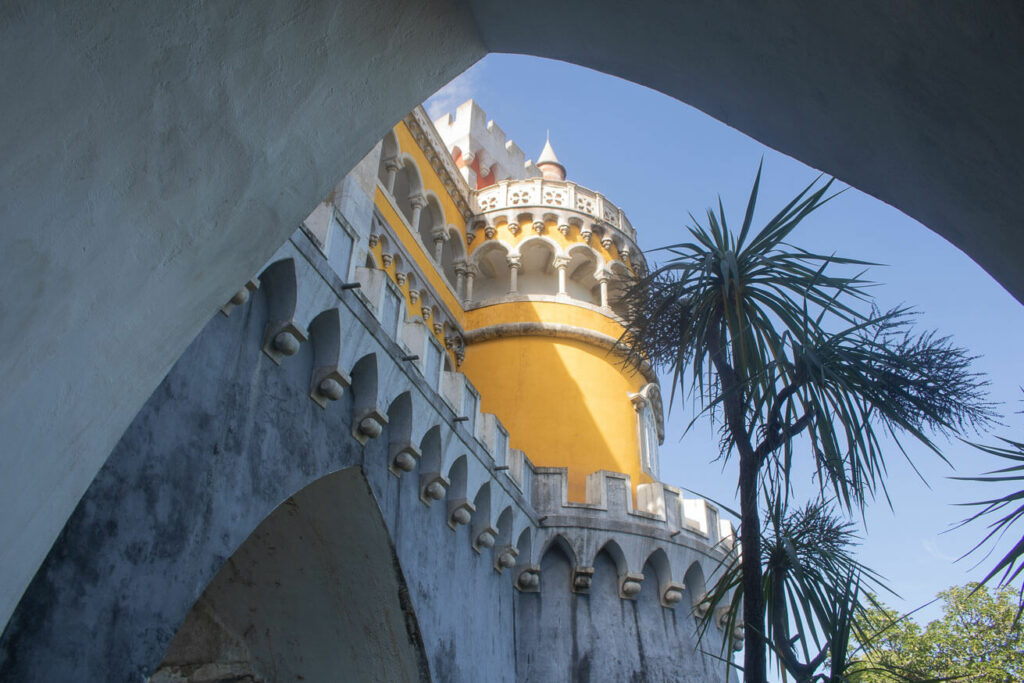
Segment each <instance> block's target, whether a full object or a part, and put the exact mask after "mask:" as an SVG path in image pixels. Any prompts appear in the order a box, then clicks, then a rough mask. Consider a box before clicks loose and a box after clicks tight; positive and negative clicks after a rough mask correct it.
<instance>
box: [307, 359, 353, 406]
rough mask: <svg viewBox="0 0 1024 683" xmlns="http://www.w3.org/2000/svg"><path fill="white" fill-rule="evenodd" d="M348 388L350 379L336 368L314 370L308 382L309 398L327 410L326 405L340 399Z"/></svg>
mask: <svg viewBox="0 0 1024 683" xmlns="http://www.w3.org/2000/svg"><path fill="white" fill-rule="evenodd" d="M349 386H352V378H351V377H349V376H348V373H347V372H345V371H344V370H342V369H341V368H339V367H338V366H336V365H325V366H323V367H319V368H314V369H313V375H312V376H311V378H310V382H309V397H310V398H311V399H313V402H314V403H316V404H317V405H318V406H320V407H321V408H327V404H328V403H329V402H331V401H337V400H338V399H340V398H341V397H342V396H343V395H344V393H345V388H346V387H349Z"/></svg>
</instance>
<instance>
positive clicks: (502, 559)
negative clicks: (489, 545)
mask: <svg viewBox="0 0 1024 683" xmlns="http://www.w3.org/2000/svg"><path fill="white" fill-rule="evenodd" d="M498 566H500V567H502V568H503V569H511V568H512V567H514V566H516V556H515V555H513V554H512V553H510V552H509V551H507V550H506V551H505V552H503V553H502V554H501V555H498Z"/></svg>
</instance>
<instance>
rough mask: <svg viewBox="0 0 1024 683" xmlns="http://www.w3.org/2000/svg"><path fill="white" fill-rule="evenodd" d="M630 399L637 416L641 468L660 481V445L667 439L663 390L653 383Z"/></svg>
mask: <svg viewBox="0 0 1024 683" xmlns="http://www.w3.org/2000/svg"><path fill="white" fill-rule="evenodd" d="M629 398H630V400H631V401H632V402H633V407H634V408H635V409H636V415H637V437H638V439H637V440H638V442H639V445H640V466H641V467H642V468H643V471H644V472H646V473H647V474H649V475H650V476H651V477H652V478H653V479H655V480H658V479H659V478H660V476H661V474H660V470H661V466H660V461H659V458H658V445H659V444H660V443H661V442H662V440H663V439H664V438H665V432H664V426H663V425H664V422H663V418H662V413H661V410H662V407H661V390H660V389H659V388H658V385H657V384H654V383H651V384H648V385H647V386H645V387H644V388H643V389H641V390H640V392H639V393H636V394H632V395H631V396H630V397H629Z"/></svg>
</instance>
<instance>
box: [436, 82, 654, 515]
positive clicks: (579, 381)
mask: <svg viewBox="0 0 1024 683" xmlns="http://www.w3.org/2000/svg"><path fill="white" fill-rule="evenodd" d="M485 118H486V116H485V114H484V112H483V111H482V110H481V109H480V108H479V107H478V106H477V105H476V104H475V103H473V102H472V101H470V102H467V103H466V104H464V105H462V106H461V107H459V109H458V111H457V112H456V116H455V117H454V118H453V117H451V116H446V117H444V118H442V119H439V120H438V121H437V122H436V123H435V125H436V128H437V129H438V132H439V133H440V135H441V137H442V139H443V140H444V142H445V144H446V146H447V147H448V149H449V151H450V152H451V153H452V155H453V158H454V159H455V160H456V163H458V161H459V160H460V159H466V158H471V159H474V160H475V161H476V162H477V165H476V167H475V168H477V169H478V170H479V168H480V166H479V161H480V159H481V158H483V159H485V160H493V161H494V164H493V168H495V169H498V170H499V172H500V173H501V174H504V175H507V176H509V177H507V178H506V179H504V180H500V181H494V182H489V184H487V185H485V186H482V185H478V189H476V191H475V192H473V193H472V198H471V203H472V211H473V216H472V218H471V219H470V220H469V222H468V224H467V231H466V236H467V240H468V248H467V263H466V266H467V267H466V276H465V281H464V288H463V292H462V306H463V308H464V309H465V316H466V317H465V330H466V332H465V341H466V355H465V360H464V362H463V363H462V366H461V368H460V370H461V371H462V372H463V373H465V375H466V376H467V377H468V378H469V379H470V381H471V382H472V383H473V384H474V385H475V386H476V388H477V389H479V391H480V395H481V398H482V408H483V410H485V411H486V412H489V413H494V414H495V415H497V416H498V418H499V419H500V420H501V422H502V423H503V424H504V425H505V426H506V427H507V428H508V430H509V435H510V439H511V446H512V447H513V448H516V449H521V450H523V451H524V452H526V453H527V454H528V456H529V458H530V460H531V461H532V462H533V463H534V464H536V465H539V466H542V467H565V468H568V478H569V494H568V495H569V499H570V500H572V501H583V500H585V499H586V493H587V491H586V478H587V475H589V474H591V473H593V472H595V471H599V470H611V471H616V472H623V473H625V474H628V475H629V476H630V479H631V481H632V484H633V486H634V488H635V486H636V485H637V484H643V483H649V482H652V481H655V480H657V478H658V457H657V448H658V444H659V443H660V442H661V440H662V439H663V436H664V430H663V426H662V407H661V400H660V392H659V388H658V383H657V378H656V377H655V376H654V374H653V373H652V372H651V371H650V369H649V368H637V367H628V366H625V365H624V364H623V359H622V357H621V355H619V354H617V353H616V352H615V346H616V341H617V340H618V339H619V337H620V336H621V334H622V332H623V327H622V324H621V319H620V313H621V311H620V310H618V304H617V299H618V296H619V293H620V291H621V288H622V286H623V284H624V282H625V279H626V278H628V277H629V276H630V275H631V274H632V272H633V269H634V267H641V266H642V265H643V257H642V255H641V254H640V251H639V249H637V246H636V232H635V231H634V229H633V227H632V226H631V225H630V223H629V220H628V219H627V218H626V216H625V214H624V213H623V212H622V211H621V210H620V209H619V208H618V207H617V206H616V205H615V204H613V203H612V202H611V201H609V200H608V199H607V198H606V197H604V196H603V195H601V194H600V193H598V192H595V191H593V190H590V189H587V188H585V187H582V186H580V185H577V184H576V183H573V182H571V181H567V180H566V170H565V166H563V165H562V163H561V162H560V161H559V160H558V157H557V156H556V155H555V152H554V149H553V148H552V146H551V142H550V140H548V141H547V142H546V144H545V146H544V149H543V151H542V152H541V155H540V157H539V158H538V161H537V163H536V165H535V166H534V165H533V164H531V163H530V162H520V163H522V166H521V168H520V169H513V168H512V167H511V165H512V164H513V163H515V162H517V161H518V160H519V155H518V154H512V153H514V152H516V151H517V150H518V147H513V146H512V143H510V142H506V141H505V137H504V135H505V134H504V132H502V131H501V129H500V128H498V127H497V126H495V125H494V124H493V122H490V123H488V124H486V125H484V123H483V121H484V120H485ZM502 149H504V150H511V152H510V155H506V157H502V158H499V157H498V154H497V153H496V152H495V151H494V150H502ZM513 156H514V157H515V158H513ZM466 168H467V167H466V166H463V167H462V169H463V175H464V177H466V171H465V169H466ZM494 175H497V173H493V172H492V173H489V175H488V178H491V177H492V176H494ZM538 175H539V176H540V177H537V176H538ZM475 178H476V179H477V180H479V178H480V176H479V175H476V176H475ZM470 179H471V178H467V180H470Z"/></svg>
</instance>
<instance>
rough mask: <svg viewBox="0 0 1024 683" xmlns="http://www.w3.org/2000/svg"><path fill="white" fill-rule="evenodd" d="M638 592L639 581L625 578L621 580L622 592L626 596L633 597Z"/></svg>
mask: <svg viewBox="0 0 1024 683" xmlns="http://www.w3.org/2000/svg"><path fill="white" fill-rule="evenodd" d="M639 592H640V582H639V581H633V580H632V579H627V580H626V581H623V582H622V594H623V595H625V596H627V597H633V596H634V595H636V594H637V593H639Z"/></svg>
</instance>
